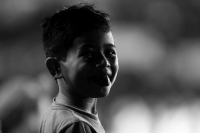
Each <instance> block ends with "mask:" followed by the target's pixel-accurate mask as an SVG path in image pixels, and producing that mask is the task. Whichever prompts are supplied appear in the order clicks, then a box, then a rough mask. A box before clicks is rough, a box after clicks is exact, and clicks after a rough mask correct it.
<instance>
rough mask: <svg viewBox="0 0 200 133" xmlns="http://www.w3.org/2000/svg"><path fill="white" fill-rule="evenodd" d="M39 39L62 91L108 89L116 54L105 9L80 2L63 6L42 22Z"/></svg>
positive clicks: (85, 93) (97, 93) (98, 93)
mask: <svg viewBox="0 0 200 133" xmlns="http://www.w3.org/2000/svg"><path fill="white" fill-rule="evenodd" d="M43 40H44V49H45V52H46V56H47V60H46V65H47V68H48V69H49V71H50V73H51V74H52V75H53V76H54V78H55V79H59V88H61V89H62V92H63V93H65V92H66V93H70V94H73V95H76V96H78V97H93V98H94V97H103V96H106V95H107V94H108V93H109V91H110V88H111V86H112V85H113V83H114V81H115V79H116V76H117V72H118V58H117V52H116V48H115V45H114V39H113V36H112V33H111V30H110V25H109V18H108V15H107V14H106V13H103V12H100V11H98V10H96V9H94V8H93V6H90V5H83V4H80V5H75V6H71V7H69V8H65V9H63V10H61V11H60V12H58V13H56V14H54V15H53V16H52V17H50V18H48V19H46V21H45V22H44V23H43ZM60 79H63V80H60ZM61 81H62V82H61Z"/></svg>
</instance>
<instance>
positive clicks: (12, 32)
mask: <svg viewBox="0 0 200 133" xmlns="http://www.w3.org/2000/svg"><path fill="white" fill-rule="evenodd" d="M80 2H88V3H92V4H95V6H96V7H97V8H98V9H101V10H103V11H105V12H107V13H109V14H110V17H111V23H112V31H113V34H114V38H115V44H116V46H117V51H118V57H119V65H120V70H119V74H118V78H117V80H116V82H115V84H114V86H113V87H112V90H111V93H110V94H109V96H108V97H106V98H103V99H99V101H98V112H99V118H100V120H101V121H102V125H103V126H104V128H105V130H106V133H199V132H200V126H199V125H200V16H199V14H200V1H199V0H123V1H121V0H109V1H108V0H101V1H100V0H99V1H97V0H85V1H84V0H82V1H81V0H40V1H39V0H1V1H0V133H37V131H38V128H39V124H40V120H41V116H42V115H43V113H44V111H45V109H46V108H47V107H48V106H49V105H50V104H51V102H52V98H53V97H55V96H56V93H57V86H56V84H55V81H54V80H53V78H52V77H51V76H50V74H49V73H48V71H47V69H46V67H45V64H44V61H45V55H44V52H43V48H42V39H41V28H40V23H41V21H42V20H43V19H44V18H45V17H47V16H49V15H51V14H53V13H55V12H56V11H57V10H60V9H62V8H63V6H68V5H72V4H77V3H80Z"/></svg>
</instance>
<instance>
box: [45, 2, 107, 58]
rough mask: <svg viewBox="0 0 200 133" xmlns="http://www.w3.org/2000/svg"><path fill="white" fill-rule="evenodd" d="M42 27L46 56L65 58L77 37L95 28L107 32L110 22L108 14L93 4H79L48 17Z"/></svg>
mask: <svg viewBox="0 0 200 133" xmlns="http://www.w3.org/2000/svg"><path fill="white" fill-rule="evenodd" d="M42 28H43V43H44V50H45V54H46V58H48V57H55V58H56V59H58V60H65V58H66V54H67V52H68V50H69V49H70V48H71V47H72V45H73V41H74V39H75V38H76V37H78V36H81V35H83V34H84V33H85V32H88V31H91V30H94V29H101V30H104V31H106V32H107V31H109V30H110V24H109V18H108V14H106V13H103V12H100V11H98V10H96V9H95V8H94V7H93V6H92V5H87V4H79V5H73V6H71V7H68V8H64V9H63V10H61V11H59V12H57V13H55V14H53V15H52V16H51V17H48V18H47V19H45V20H44V22H43V24H42Z"/></svg>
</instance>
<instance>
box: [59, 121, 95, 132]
mask: <svg viewBox="0 0 200 133" xmlns="http://www.w3.org/2000/svg"><path fill="white" fill-rule="evenodd" d="M61 133H96V131H95V130H94V129H93V128H92V127H91V126H89V125H88V124H87V123H85V122H82V121H80V122H74V123H72V124H70V125H69V126H68V127H66V128H65V129H64V130H63V131H61Z"/></svg>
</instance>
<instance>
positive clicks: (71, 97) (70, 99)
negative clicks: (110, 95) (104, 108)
mask: <svg viewBox="0 0 200 133" xmlns="http://www.w3.org/2000/svg"><path fill="white" fill-rule="evenodd" d="M57 81H58V86H59V93H58V96H57V98H56V101H57V102H60V103H64V104H67V105H70V106H73V107H75V108H78V109H81V110H84V111H86V112H88V113H91V114H96V103H97V99H96V98H83V97H79V96H77V95H75V94H72V93H70V91H69V87H68V86H67V84H66V83H65V81H64V79H58V80H57Z"/></svg>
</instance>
